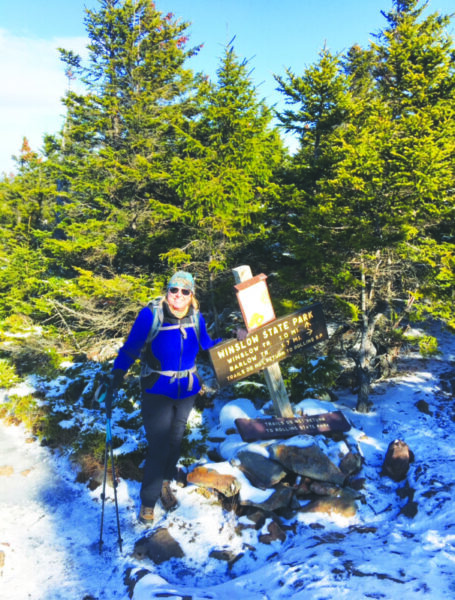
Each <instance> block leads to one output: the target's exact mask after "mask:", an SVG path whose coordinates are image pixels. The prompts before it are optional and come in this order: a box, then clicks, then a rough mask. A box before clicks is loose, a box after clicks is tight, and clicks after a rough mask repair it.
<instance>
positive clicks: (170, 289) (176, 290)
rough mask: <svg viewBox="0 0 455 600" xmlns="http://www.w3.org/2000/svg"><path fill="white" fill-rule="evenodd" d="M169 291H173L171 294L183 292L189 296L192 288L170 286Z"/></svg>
mask: <svg viewBox="0 0 455 600" xmlns="http://www.w3.org/2000/svg"><path fill="white" fill-rule="evenodd" d="M169 291H170V292H171V294H176V293H177V292H181V293H182V294H183V295H184V296H189V295H190V294H191V290H187V289H186V288H178V287H170V288H169Z"/></svg>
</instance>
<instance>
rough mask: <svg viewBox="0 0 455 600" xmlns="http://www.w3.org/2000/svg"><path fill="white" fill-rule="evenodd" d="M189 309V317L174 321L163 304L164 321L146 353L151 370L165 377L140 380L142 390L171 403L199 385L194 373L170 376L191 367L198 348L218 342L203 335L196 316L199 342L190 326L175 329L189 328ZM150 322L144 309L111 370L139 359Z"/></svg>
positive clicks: (204, 331) (154, 375)
mask: <svg viewBox="0 0 455 600" xmlns="http://www.w3.org/2000/svg"><path fill="white" fill-rule="evenodd" d="M192 310H193V308H192V307H190V312H189V315H188V316H186V317H184V318H183V319H177V318H176V317H175V316H174V315H172V313H171V312H170V311H169V309H168V307H167V304H166V303H164V304H163V312H164V320H163V326H162V329H160V331H159V332H158V334H157V336H156V337H155V338H154V339H153V340H152V343H151V347H150V351H149V352H148V354H149V356H150V358H151V360H150V362H151V364H150V365H149V366H151V368H152V369H153V370H154V371H166V372H167V373H168V374H166V375H164V374H158V373H152V376H151V377H149V378H146V379H144V381H145V382H146V387H145V391H146V392H148V393H150V394H160V395H164V396H169V397H170V398H172V399H174V400H179V399H182V398H187V397H188V396H192V395H194V394H197V393H198V392H199V390H200V389H201V383H200V380H199V377H198V375H197V373H194V374H187V375H186V376H183V377H175V376H173V375H171V373H176V372H180V373H181V372H182V371H187V370H188V369H192V368H194V367H195V363H196V356H197V354H198V352H199V347H201V348H202V349H203V350H208V349H209V348H211V347H212V346H214V345H215V344H217V343H218V342H220V341H221V339H217V340H212V339H211V338H210V336H209V334H208V333H207V328H206V324H205V320H204V317H203V316H202V314H201V313H199V341H198V338H197V334H196V331H195V329H194V326H187V327H185V328H181V329H180V328H175V325H178V324H182V325H185V324H186V325H190V324H191V319H190V315H191V314H192ZM152 321H153V313H152V311H151V309H150V308H149V307H148V306H146V307H144V308H143V309H142V310H141V311H140V313H139V314H138V316H137V318H136V320H135V322H134V324H133V326H132V328H131V331H130V333H129V335H128V338H127V340H126V341H125V343H124V345H123V346H122V347H121V348H120V350H119V353H118V355H117V358H116V359H115V361H114V365H113V371H115V370H117V369H120V370H121V371H124V372H126V371H128V369H129V368H130V367H131V365H132V364H133V363H134V362H135V360H137V359H138V358H139V357H140V354H141V350H142V348H143V346H144V344H145V342H146V340H147V336H148V333H149V331H150V327H151V325H152ZM191 383H192V386H191Z"/></svg>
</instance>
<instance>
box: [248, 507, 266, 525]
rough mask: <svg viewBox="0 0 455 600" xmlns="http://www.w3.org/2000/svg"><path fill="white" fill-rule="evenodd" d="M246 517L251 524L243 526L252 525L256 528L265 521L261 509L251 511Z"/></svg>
mask: <svg viewBox="0 0 455 600" xmlns="http://www.w3.org/2000/svg"><path fill="white" fill-rule="evenodd" d="M247 519H248V521H251V522H252V525H245V528H247V527H252V528H254V529H256V530H258V529H261V527H262V526H263V525H264V523H265V514H264V513H263V512H262V510H256V511H254V512H253V513H250V514H249V515H247Z"/></svg>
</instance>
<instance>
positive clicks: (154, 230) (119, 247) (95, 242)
mask: <svg viewBox="0 0 455 600" xmlns="http://www.w3.org/2000/svg"><path fill="white" fill-rule="evenodd" d="M187 26H188V24H187V23H176V22H174V21H173V17H172V15H167V16H163V15H162V14H161V13H160V12H159V11H157V10H156V8H155V5H154V3H153V2H151V1H150V0H100V9H99V10H98V11H97V12H94V11H90V10H88V11H87V16H86V27H87V32H88V35H89V39H90V44H89V46H88V50H89V61H88V65H87V66H84V65H83V64H82V60H81V58H80V57H78V56H75V55H74V54H73V53H72V52H69V51H66V50H61V55H62V58H63V60H64V62H65V64H66V67H67V70H68V71H69V70H71V72H72V73H73V74H74V75H73V76H75V77H78V78H79V79H80V80H81V81H82V82H83V83H84V84H85V86H86V89H87V92H86V93H84V94H81V93H76V92H74V91H69V92H68V94H67V96H66V98H65V100H64V102H65V104H66V106H67V119H66V123H65V127H64V130H63V138H62V153H61V156H59V157H58V160H57V161H55V163H54V167H55V173H56V179H58V181H59V182H60V184H61V185H60V187H61V190H60V195H59V197H60V199H64V200H65V202H64V210H63V212H64V214H65V217H64V218H63V219H62V221H61V223H60V224H59V228H60V229H62V230H63V231H64V234H65V238H66V239H64V240H61V239H58V240H51V241H49V248H50V249H51V251H52V252H53V253H59V252H60V255H61V258H62V260H65V262H66V264H68V265H70V264H76V265H78V266H80V267H84V268H90V269H91V268H94V266H95V265H96V268H97V269H98V271H99V272H100V273H101V272H102V270H103V268H106V267H107V268H108V270H107V271H106V273H105V274H109V271H111V272H112V271H113V272H115V271H119V270H120V271H122V272H128V273H130V274H133V273H140V272H141V270H143V269H144V268H147V269H148V270H149V271H150V270H151V271H160V270H162V268H163V267H162V265H160V261H159V260H158V258H157V255H158V253H159V251H158V249H159V248H160V247H161V246H162V245H163V244H164V246H166V239H168V238H170V237H172V236H173V234H174V235H175V225H173V223H175V222H178V220H179V218H180V216H181V206H180V204H179V201H178V198H177V197H176V195H175V193H173V191H172V189H170V187H169V185H168V179H169V169H170V163H171V160H172V158H173V156H174V155H175V153H176V152H177V151H178V149H177V147H176V144H175V132H176V129H178V128H180V125H181V122H182V120H183V119H184V116H185V113H187V112H188V111H190V110H191V102H190V93H191V89H192V88H191V86H192V82H193V76H192V73H191V71H189V70H187V69H186V68H185V67H184V62H185V61H186V60H187V58H189V57H190V56H192V55H193V54H194V52H196V51H197V49H190V50H186V49H185V45H186V42H187V37H186V35H185V31H186V28H187ZM60 250H61V251H60Z"/></svg>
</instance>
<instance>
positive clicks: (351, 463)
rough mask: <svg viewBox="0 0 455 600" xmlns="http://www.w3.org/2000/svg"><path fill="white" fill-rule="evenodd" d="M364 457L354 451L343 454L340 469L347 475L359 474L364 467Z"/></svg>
mask: <svg viewBox="0 0 455 600" xmlns="http://www.w3.org/2000/svg"><path fill="white" fill-rule="evenodd" d="M362 462H363V460H362V457H361V456H360V454H354V452H348V453H347V454H345V455H344V456H343V458H342V459H341V463H340V470H341V471H342V472H343V473H344V474H345V475H347V476H348V477H349V476H350V475H355V474H357V473H358V472H359V471H360V469H361V468H362Z"/></svg>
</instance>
